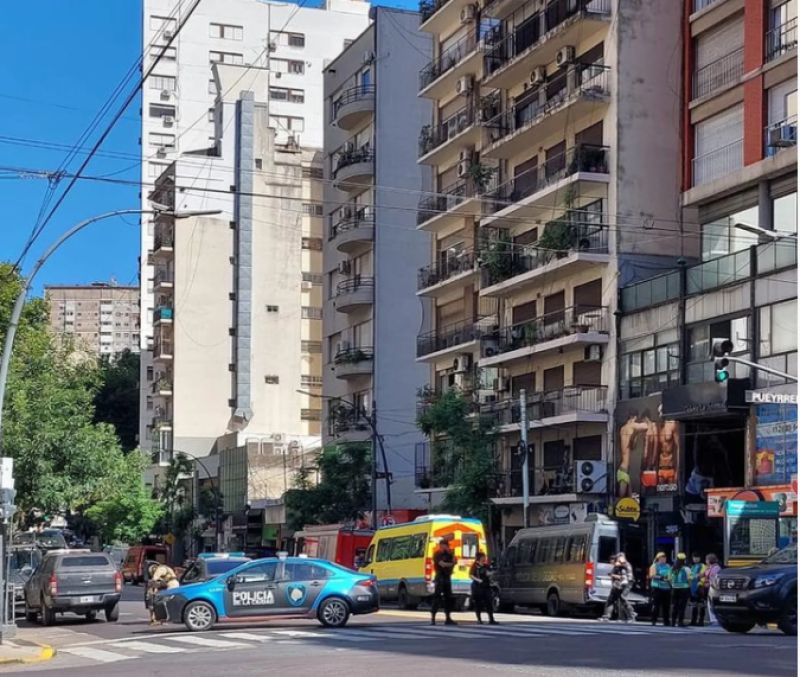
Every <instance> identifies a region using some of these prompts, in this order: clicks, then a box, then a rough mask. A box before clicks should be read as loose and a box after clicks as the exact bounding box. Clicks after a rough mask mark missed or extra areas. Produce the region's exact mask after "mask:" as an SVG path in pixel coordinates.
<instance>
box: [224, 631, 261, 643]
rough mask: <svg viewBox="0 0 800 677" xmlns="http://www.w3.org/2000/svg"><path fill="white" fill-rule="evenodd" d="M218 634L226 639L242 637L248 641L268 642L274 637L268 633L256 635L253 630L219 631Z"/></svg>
mask: <svg viewBox="0 0 800 677" xmlns="http://www.w3.org/2000/svg"><path fill="white" fill-rule="evenodd" d="M220 635H221V636H222V637H226V638H228V639H243V640H246V641H248V642H269V641H270V640H272V639H274V637H271V636H270V635H257V634H255V633H254V632H221V633H220Z"/></svg>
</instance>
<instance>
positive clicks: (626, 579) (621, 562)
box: [598, 552, 636, 623]
mask: <svg viewBox="0 0 800 677" xmlns="http://www.w3.org/2000/svg"><path fill="white" fill-rule="evenodd" d="M632 574H633V569H632V567H631V565H630V564H628V561H627V559H626V557H625V553H624V552H621V553H619V554H618V555H617V558H616V562H615V563H614V568H613V569H612V570H611V592H610V593H609V594H608V600H607V601H606V609H605V612H604V613H603V615H602V616H601V617H600V618H599V619H598V620H600V621H605V622H607V621H610V620H611V616H612V614H613V613H614V608H615V607H616V606H617V605H619V618H620V620H624V621H625V622H626V623H633V622H634V621H635V620H636V613H634V611H633V607H632V606H631V603H630V602H629V601H628V599H627V596H628V591H629V590H630V589H631V586H632V585H633V575H632Z"/></svg>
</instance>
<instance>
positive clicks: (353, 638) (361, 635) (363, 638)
mask: <svg viewBox="0 0 800 677" xmlns="http://www.w3.org/2000/svg"><path fill="white" fill-rule="evenodd" d="M320 636H321V637H322V638H323V639H332V640H344V641H345V642H377V641H380V640H381V637H377V636H376V635H375V633H373V632H369V631H367V630H350V629H349V628H348V629H347V630H331V631H330V632H326V633H324V634H322V635H320Z"/></svg>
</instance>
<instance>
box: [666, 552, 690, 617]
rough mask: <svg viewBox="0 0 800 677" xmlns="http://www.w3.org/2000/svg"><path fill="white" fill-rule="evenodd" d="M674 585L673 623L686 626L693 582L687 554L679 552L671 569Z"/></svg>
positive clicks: (671, 580)
mask: <svg viewBox="0 0 800 677" xmlns="http://www.w3.org/2000/svg"><path fill="white" fill-rule="evenodd" d="M670 584H671V585H672V625H677V626H678V627H681V628H682V627H685V625H686V621H685V618H686V604H687V603H688V602H689V588H690V587H691V584H692V572H691V570H690V569H689V567H687V566H686V555H684V554H683V553H682V552H679V553H678V557H677V558H676V559H675V563H674V564H673V565H672V571H670Z"/></svg>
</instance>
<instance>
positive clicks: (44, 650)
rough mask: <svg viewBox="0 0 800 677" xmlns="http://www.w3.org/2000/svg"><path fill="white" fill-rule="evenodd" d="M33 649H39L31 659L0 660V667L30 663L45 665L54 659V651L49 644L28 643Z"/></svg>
mask: <svg viewBox="0 0 800 677" xmlns="http://www.w3.org/2000/svg"><path fill="white" fill-rule="evenodd" d="M28 643H29V644H32V645H33V646H35V647H38V648H39V653H38V655H36V656H33V657H32V658H0V667H2V666H4V665H21V664H25V665H27V664H30V663H45V662H47V661H49V660H52V659H53V658H55V655H56V650H55V649H54V648H53V647H52V646H50V645H49V644H39V643H37V642H28Z"/></svg>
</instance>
